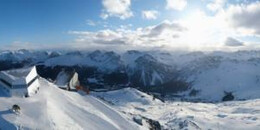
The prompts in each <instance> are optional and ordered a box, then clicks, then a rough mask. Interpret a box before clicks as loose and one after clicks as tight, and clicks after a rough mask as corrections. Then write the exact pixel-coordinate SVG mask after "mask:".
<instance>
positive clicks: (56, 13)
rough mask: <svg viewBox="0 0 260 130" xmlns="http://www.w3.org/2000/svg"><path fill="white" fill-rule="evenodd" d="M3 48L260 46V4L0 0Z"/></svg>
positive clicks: (240, 0) (231, 0) (254, 0)
mask: <svg viewBox="0 0 260 130" xmlns="http://www.w3.org/2000/svg"><path fill="white" fill-rule="evenodd" d="M0 16H1V19H0V47H1V49H2V50H4V49H21V48H25V49H50V48H60V49H61V48H76V49H84V48H99V47H104V48H110V47H111V48H113V47H123V48H125V47H127V48H131V47H132V48H143V47H148V48H149V47H156V48H158V47H159V48H161V47H172V48H187V47H188V48H195V49H203V48H204V49H205V48H211V49H212V48H238V49H243V48H245V49H255V48H258V47H259V46H260V24H259V21H260V2H259V1H258V0H0Z"/></svg>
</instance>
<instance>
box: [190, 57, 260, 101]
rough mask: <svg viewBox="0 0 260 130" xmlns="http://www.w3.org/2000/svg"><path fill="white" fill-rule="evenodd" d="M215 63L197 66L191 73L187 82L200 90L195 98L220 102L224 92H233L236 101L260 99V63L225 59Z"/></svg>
mask: <svg viewBox="0 0 260 130" xmlns="http://www.w3.org/2000/svg"><path fill="white" fill-rule="evenodd" d="M214 62H215V63H213V64H211V63H207V64H203V65H198V66H195V67H194V68H193V70H191V71H190V72H189V75H188V76H187V82H192V88H193V89H196V90H199V93H198V94H197V95H196V96H195V98H201V99H204V100H208V101H220V100H221V99H222V97H223V96H224V95H225V94H224V91H226V92H232V93H233V95H234V96H235V99H236V100H242V99H255V98H260V95H259V93H260V64H259V63H258V64H256V61H254V60H251V61H247V60H246V61H236V60H233V61H230V60H225V59H224V60H222V61H214ZM190 65H192V64H190ZM205 65H207V66H205ZM190 68H192V67H190ZM191 72H192V73H191Z"/></svg>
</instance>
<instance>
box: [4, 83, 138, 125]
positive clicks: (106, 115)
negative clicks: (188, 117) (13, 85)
mask: <svg viewBox="0 0 260 130" xmlns="http://www.w3.org/2000/svg"><path fill="white" fill-rule="evenodd" d="M40 84H41V86H40V91H39V93H38V94H37V95H35V96H33V97H30V98H14V97H12V98H10V97H4V95H3V94H1V95H0V129H1V130H13V129H43V130H47V129H48V130H49V129H55V130H66V129H73V130H74V129H87V130H116V129H121V130H127V129H131V130H132V129H141V127H140V126H138V125H137V124H136V123H134V122H133V121H132V119H129V118H128V117H127V116H125V115H122V114H120V113H119V112H117V111H115V110H114V109H113V108H111V107H110V106H108V105H106V104H105V103H103V102H102V101H100V100H99V99H97V98H95V97H93V96H90V95H86V96H82V95H80V94H79V93H75V92H68V91H64V90H61V89H59V88H57V87H56V86H55V85H53V84H51V83H49V82H47V81H46V80H44V79H40ZM14 104H18V105H19V106H20V107H21V114H20V115H17V114H15V113H13V112H12V111H11V110H10V109H11V107H12V105H14Z"/></svg>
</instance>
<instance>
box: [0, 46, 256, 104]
mask: <svg viewBox="0 0 260 130" xmlns="http://www.w3.org/2000/svg"><path fill="white" fill-rule="evenodd" d="M0 64H1V67H0V70H4V69H10V68H19V67H23V66H30V65H34V64H36V65H38V67H37V68H38V72H39V73H40V75H41V76H42V77H45V78H50V79H52V80H55V78H56V77H57V75H58V73H59V72H60V71H61V70H62V69H67V70H75V71H77V72H78V73H79V78H80V81H81V83H82V84H83V85H86V86H92V87H94V88H104V87H105V88H118V87H127V86H132V87H136V88H140V89H142V90H145V91H152V92H160V93H166V94H171V93H172V94H174V95H178V96H179V97H183V98H185V99H189V100H205V101H220V100H222V98H223V97H224V96H226V93H232V96H233V97H234V99H236V100H243V99H254V98H259V97H260V96H259V94H257V93H260V51H254V50H252V51H237V52H219V51H217V52H162V51H137V50H131V51H127V52H124V53H116V52H112V51H110V52H107V51H100V50H96V51H92V52H91V51H66V52H65V51H28V50H18V51H4V52H1V53H0ZM92 81H95V82H92Z"/></svg>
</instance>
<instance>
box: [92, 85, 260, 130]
mask: <svg viewBox="0 0 260 130" xmlns="http://www.w3.org/2000/svg"><path fill="white" fill-rule="evenodd" d="M94 95H95V96H97V97H99V98H101V99H103V100H105V101H107V102H108V103H110V104H113V107H114V108H116V109H118V110H120V111H123V112H124V113H126V114H127V115H129V116H137V115H139V116H143V117H147V118H150V119H153V120H157V121H159V122H160V124H161V125H162V126H163V128H165V129H177V130H179V129H180V130H186V129H191V130H201V129H202V130H207V129H211V130H234V129H235V130H245V129H246V130H258V129H260V118H259V117H260V100H259V99H254V100H247V101H232V102H225V103H215V104H212V103H191V102H179V101H175V102H166V103H162V102H160V101H159V100H155V101H154V100H152V97H151V96H149V95H147V94H144V93H142V92H140V91H138V90H136V89H133V88H126V89H122V90H116V91H110V92H99V93H95V94H94Z"/></svg>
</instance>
